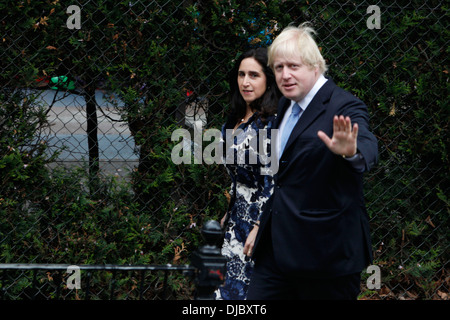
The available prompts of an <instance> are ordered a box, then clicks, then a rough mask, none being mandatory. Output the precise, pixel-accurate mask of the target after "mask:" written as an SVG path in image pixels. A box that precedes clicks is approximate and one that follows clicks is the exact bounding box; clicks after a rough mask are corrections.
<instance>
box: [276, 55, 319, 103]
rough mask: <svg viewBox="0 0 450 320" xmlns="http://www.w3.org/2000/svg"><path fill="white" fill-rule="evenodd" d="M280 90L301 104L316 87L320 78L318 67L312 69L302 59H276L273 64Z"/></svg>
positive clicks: (277, 57)
mask: <svg viewBox="0 0 450 320" xmlns="http://www.w3.org/2000/svg"><path fill="white" fill-rule="evenodd" d="M273 68H274V72H275V78H276V81H277V85H278V88H279V89H280V91H281V93H283V95H284V96H285V97H286V98H288V99H291V100H294V101H297V102H299V101H300V100H302V99H303V98H304V97H305V96H306V95H307V94H308V92H309V91H310V90H311V89H312V87H314V84H315V83H316V81H317V79H318V78H319V76H320V73H319V68H318V67H313V68H312V67H310V66H307V65H305V64H304V63H303V61H302V59H301V58H286V57H280V56H279V55H278V56H276V57H275V59H274V64H273Z"/></svg>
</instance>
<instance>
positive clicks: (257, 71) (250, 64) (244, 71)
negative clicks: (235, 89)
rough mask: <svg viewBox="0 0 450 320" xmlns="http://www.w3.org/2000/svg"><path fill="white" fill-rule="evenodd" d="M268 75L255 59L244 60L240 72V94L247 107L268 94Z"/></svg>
mask: <svg viewBox="0 0 450 320" xmlns="http://www.w3.org/2000/svg"><path fill="white" fill-rule="evenodd" d="M266 80H267V79H266V75H265V73H264V71H263V68H262V66H261V65H260V64H259V63H258V61H256V60H255V59H254V58H245V59H244V60H242V62H241V65H240V66H239V71H238V78H237V81H238V86H239V92H240V93H241V95H242V98H244V100H245V102H247V105H248V104H250V103H252V102H253V101H255V100H256V99H259V98H260V97H262V95H263V94H264V92H266Z"/></svg>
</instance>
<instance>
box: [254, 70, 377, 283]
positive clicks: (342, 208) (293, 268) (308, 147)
mask: <svg viewBox="0 0 450 320" xmlns="http://www.w3.org/2000/svg"><path fill="white" fill-rule="evenodd" d="M289 104H290V100H288V99H286V98H282V99H281V100H280V103H279V106H278V119H277V121H276V122H275V124H274V128H275V129H276V128H278V126H279V124H280V123H281V120H282V118H283V116H284V113H285V111H286V109H287V108H288V106H289ZM335 115H344V116H349V117H350V118H351V120H352V123H354V122H357V123H358V125H359V133H358V141H357V146H358V152H360V153H361V154H362V155H363V157H364V159H365V170H366V171H367V170H369V169H370V167H372V166H373V165H374V164H375V163H376V162H377V158H378V156H377V154H378V147H377V140H376V138H375V137H374V135H373V134H372V133H371V132H370V131H369V125H368V120H369V117H368V112H367V107H366V106H365V104H364V103H363V102H362V101H360V100H359V99H357V98H356V97H354V96H353V95H352V94H350V93H349V92H347V91H345V90H343V89H341V88H339V87H338V86H336V84H335V83H334V82H333V81H332V80H331V79H328V81H327V82H326V83H325V84H324V85H323V86H322V88H321V89H320V90H319V91H318V92H317V94H316V96H315V97H314V98H313V100H312V101H311V103H310V104H309V106H308V107H307V109H306V110H305V111H304V113H303V115H302V116H301V118H300V120H299V121H298V123H297V125H296V126H295V127H294V129H293V131H292V134H291V136H290V138H289V141H288V142H287V144H286V147H285V150H284V153H283V154H282V156H281V158H280V163H279V168H278V173H277V174H275V176H274V183H275V186H274V192H273V194H272V196H271V198H270V199H269V200H268V202H267V204H266V206H265V208H264V211H263V214H262V216H261V223H260V229H259V233H258V236H257V238H256V242H255V248H254V254H253V258H254V259H255V261H256V263H258V256H259V255H263V254H264V252H265V251H266V250H267V245H269V242H268V241H262V239H264V238H265V239H271V243H272V244H273V250H274V258H275V261H276V262H277V265H278V267H279V268H280V270H282V271H283V272H284V273H286V274H295V275H298V276H305V277H319V278H328V277H336V276H343V275H347V274H352V273H356V272H361V271H362V270H363V269H364V268H365V266H367V265H368V264H370V263H371V261H372V249H371V241H370V234H369V222H368V217H367V214H366V209H365V204H364V199H363V180H362V173H358V172H356V170H355V169H354V168H353V167H352V166H351V164H350V163H349V162H348V161H347V160H346V159H344V158H343V157H342V156H339V155H336V154H333V153H332V152H331V151H330V150H329V149H328V148H327V147H326V145H325V144H324V143H323V142H322V141H321V140H320V139H319V138H318V136H317V132H318V131H319V130H322V131H324V132H325V133H326V134H327V135H328V136H329V137H331V136H332V134H333V117H334V116H335ZM269 236H271V237H269Z"/></svg>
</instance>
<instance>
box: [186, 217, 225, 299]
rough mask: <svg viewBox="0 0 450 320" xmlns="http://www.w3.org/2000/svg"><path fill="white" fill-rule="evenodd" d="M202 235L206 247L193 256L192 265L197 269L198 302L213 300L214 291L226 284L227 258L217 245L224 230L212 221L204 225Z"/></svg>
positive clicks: (196, 296)
mask: <svg viewBox="0 0 450 320" xmlns="http://www.w3.org/2000/svg"><path fill="white" fill-rule="evenodd" d="M202 235H203V238H204V239H205V241H206V245H204V246H201V247H200V248H199V249H198V250H197V251H195V252H194V253H193V254H192V257H191V265H192V266H193V267H195V268H196V269H197V277H196V280H195V282H196V287H197V292H196V295H195V299H196V300H213V299H214V291H215V290H216V289H217V288H218V287H219V286H220V285H221V284H222V283H223V282H224V280H225V274H226V262H227V260H226V258H225V257H224V256H222V254H221V252H220V251H221V250H220V247H218V246H217V245H218V244H219V243H220V240H221V239H222V237H223V230H222V228H221V227H220V224H219V223H218V222H217V221H214V220H210V221H208V222H206V223H205V224H204V225H203V228H202Z"/></svg>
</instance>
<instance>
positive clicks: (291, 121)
mask: <svg viewBox="0 0 450 320" xmlns="http://www.w3.org/2000/svg"><path fill="white" fill-rule="evenodd" d="M299 117H300V106H299V105H298V103H295V104H294V105H293V106H292V113H291V114H290V116H289V118H288V120H287V121H286V124H285V125H284V129H283V133H282V134H281V146H280V158H281V155H282V154H283V151H284V148H285V147H286V143H287V141H288V139H289V136H290V135H291V132H292V129H294V127H295V124H296V123H297V121H298V118H299Z"/></svg>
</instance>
